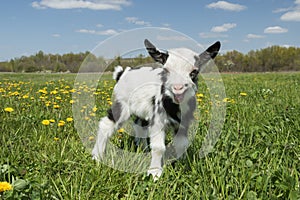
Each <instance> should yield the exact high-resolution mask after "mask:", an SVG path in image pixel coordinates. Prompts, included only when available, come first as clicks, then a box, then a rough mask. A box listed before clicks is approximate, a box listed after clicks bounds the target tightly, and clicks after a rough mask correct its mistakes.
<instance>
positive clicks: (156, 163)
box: [148, 121, 166, 180]
mask: <svg viewBox="0 0 300 200" xmlns="http://www.w3.org/2000/svg"><path fill="white" fill-rule="evenodd" d="M149 132H150V147H151V156H152V158H151V164H150V168H149V170H148V175H150V174H151V175H152V176H153V178H154V180H157V179H158V178H159V177H160V176H161V174H162V158H163V155H164V153H165V151H166V146H165V132H164V130H163V124H162V122H158V121H157V123H154V125H153V126H151V127H149Z"/></svg>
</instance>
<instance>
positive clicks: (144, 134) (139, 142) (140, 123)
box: [133, 117, 149, 150]
mask: <svg viewBox="0 0 300 200" xmlns="http://www.w3.org/2000/svg"><path fill="white" fill-rule="evenodd" d="M148 126H149V122H148V121H147V120H144V119H141V118H139V117H136V119H135V120H134V124H133V129H134V132H135V139H134V141H135V145H136V146H137V147H139V148H141V149H142V150H146V149H147V147H148V141H147V139H148V136H149V135H148V134H149V133H148Z"/></svg>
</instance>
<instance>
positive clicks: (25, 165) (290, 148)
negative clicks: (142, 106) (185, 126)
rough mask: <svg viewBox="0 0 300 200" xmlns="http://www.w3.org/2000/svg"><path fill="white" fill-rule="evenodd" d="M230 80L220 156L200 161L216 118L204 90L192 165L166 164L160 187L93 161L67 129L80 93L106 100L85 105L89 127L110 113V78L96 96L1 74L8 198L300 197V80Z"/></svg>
mask: <svg viewBox="0 0 300 200" xmlns="http://www.w3.org/2000/svg"><path fill="white" fill-rule="evenodd" d="M222 77H223V81H224V84H225V88H226V94H227V98H229V100H228V101H229V102H228V103H227V104H226V106H227V110H226V119H225V123H224V127H223V130H222V134H221V136H220V138H219V140H218V142H217V144H216V145H215V148H214V151H213V152H212V153H210V154H208V155H207V156H206V157H204V158H200V157H199V148H200V146H201V143H202V140H203V137H204V136H205V134H206V130H207V126H208V122H209V120H210V115H209V113H210V106H209V105H210V98H209V94H208V90H207V88H205V85H204V84H203V83H200V87H199V88H200V91H199V92H200V93H202V94H203V96H204V97H201V100H199V101H200V104H199V109H200V113H201V121H200V122H199V126H200V129H199V131H198V133H197V136H196V138H195V140H194V141H193V144H192V145H191V147H190V148H189V150H188V154H187V157H186V158H184V159H182V160H179V161H177V162H175V163H174V164H173V165H167V166H165V167H164V173H163V175H162V177H161V178H160V179H159V180H158V181H157V182H154V181H153V180H152V179H151V178H149V177H147V176H146V174H145V173H143V174H132V173H126V172H122V171H118V170H115V169H112V168H109V167H107V166H105V165H103V164H99V163H96V162H94V161H93V160H92V159H91V156H90V152H88V151H87V150H86V148H85V146H84V145H83V144H82V141H81V138H80V137H79V135H78V132H77V130H76V129H75V127H74V121H71V122H68V121H67V118H70V117H73V113H72V103H70V100H71V99H72V93H76V92H77V93H78V92H81V93H82V94H89V95H92V96H93V97H95V98H96V99H97V100H100V101H97V110H96V109H94V110H93V109H92V108H93V107H90V106H89V105H87V106H86V107H82V110H81V111H80V112H81V113H84V114H85V116H87V117H86V118H84V119H82V120H83V121H86V122H88V123H89V122H91V124H92V125H93V122H94V121H97V120H98V119H99V118H100V117H102V116H103V115H105V110H106V109H107V108H108V107H109V104H110V101H111V100H110V97H111V91H112V87H113V85H114V82H113V81H110V79H109V77H105V80H102V82H101V83H100V84H99V86H98V88H89V87H88V86H87V85H84V84H83V85H81V87H80V88H79V90H77V91H74V90H72V88H73V84H74V79H75V75H58V74H57V75H42V74H0V121H1V123H0V130H1V133H0V146H1V148H0V155H1V157H0V182H1V181H7V182H9V183H11V184H12V185H13V186H14V188H13V190H10V191H6V192H3V193H0V199H1V198H2V199H262V200H264V199H299V198H300V181H299V179H300V164H299V163H300V125H299V122H300V120H299V115H300V96H299V92H300V74H299V73H267V74H224V75H222ZM53 91H57V92H53ZM241 93H246V95H241ZM99 102H101V103H99ZM75 103H76V102H75ZM55 105H56V108H55V107H54V106H55ZM57 106H58V107H57ZM8 107H11V108H13V109H14V111H12V112H7V111H5V108H8ZM50 119H53V120H54V122H51V123H50V124H49V125H43V124H42V121H43V120H50ZM60 120H63V121H64V122H65V124H64V125H61V126H59V124H60V123H59V121H60ZM74 120H75V119H74ZM92 125H91V126H92ZM87 131H90V130H87ZM92 131H93V130H92ZM87 134H89V133H87ZM91 136H93V135H92V134H91ZM90 139H91V140H92V138H90ZM129 140H130V138H129V137H128V136H126V134H125V133H118V134H116V136H115V137H114V138H113V141H114V142H115V143H116V145H118V146H120V147H121V146H125V148H130V147H128V145H129V143H130V142H129ZM126 141H127V142H126Z"/></svg>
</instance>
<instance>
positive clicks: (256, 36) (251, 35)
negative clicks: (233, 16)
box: [247, 33, 265, 39]
mask: <svg viewBox="0 0 300 200" xmlns="http://www.w3.org/2000/svg"><path fill="white" fill-rule="evenodd" d="M247 38H248V39H261V38H265V36H264V35H256V34H252V33H249V34H248V35H247Z"/></svg>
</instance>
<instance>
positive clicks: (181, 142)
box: [174, 127, 189, 159]
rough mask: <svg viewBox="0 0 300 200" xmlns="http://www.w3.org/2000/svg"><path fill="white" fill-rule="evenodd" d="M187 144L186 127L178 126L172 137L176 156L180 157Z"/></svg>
mask: <svg viewBox="0 0 300 200" xmlns="http://www.w3.org/2000/svg"><path fill="white" fill-rule="evenodd" d="M188 146H189V140H188V129H187V128H183V127H181V128H179V130H178V131H177V133H176V135H175V137H174V148H175V152H176V158H177V159H178V158H180V157H181V156H182V155H183V154H184V153H185V152H186V150H187V148H188Z"/></svg>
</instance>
